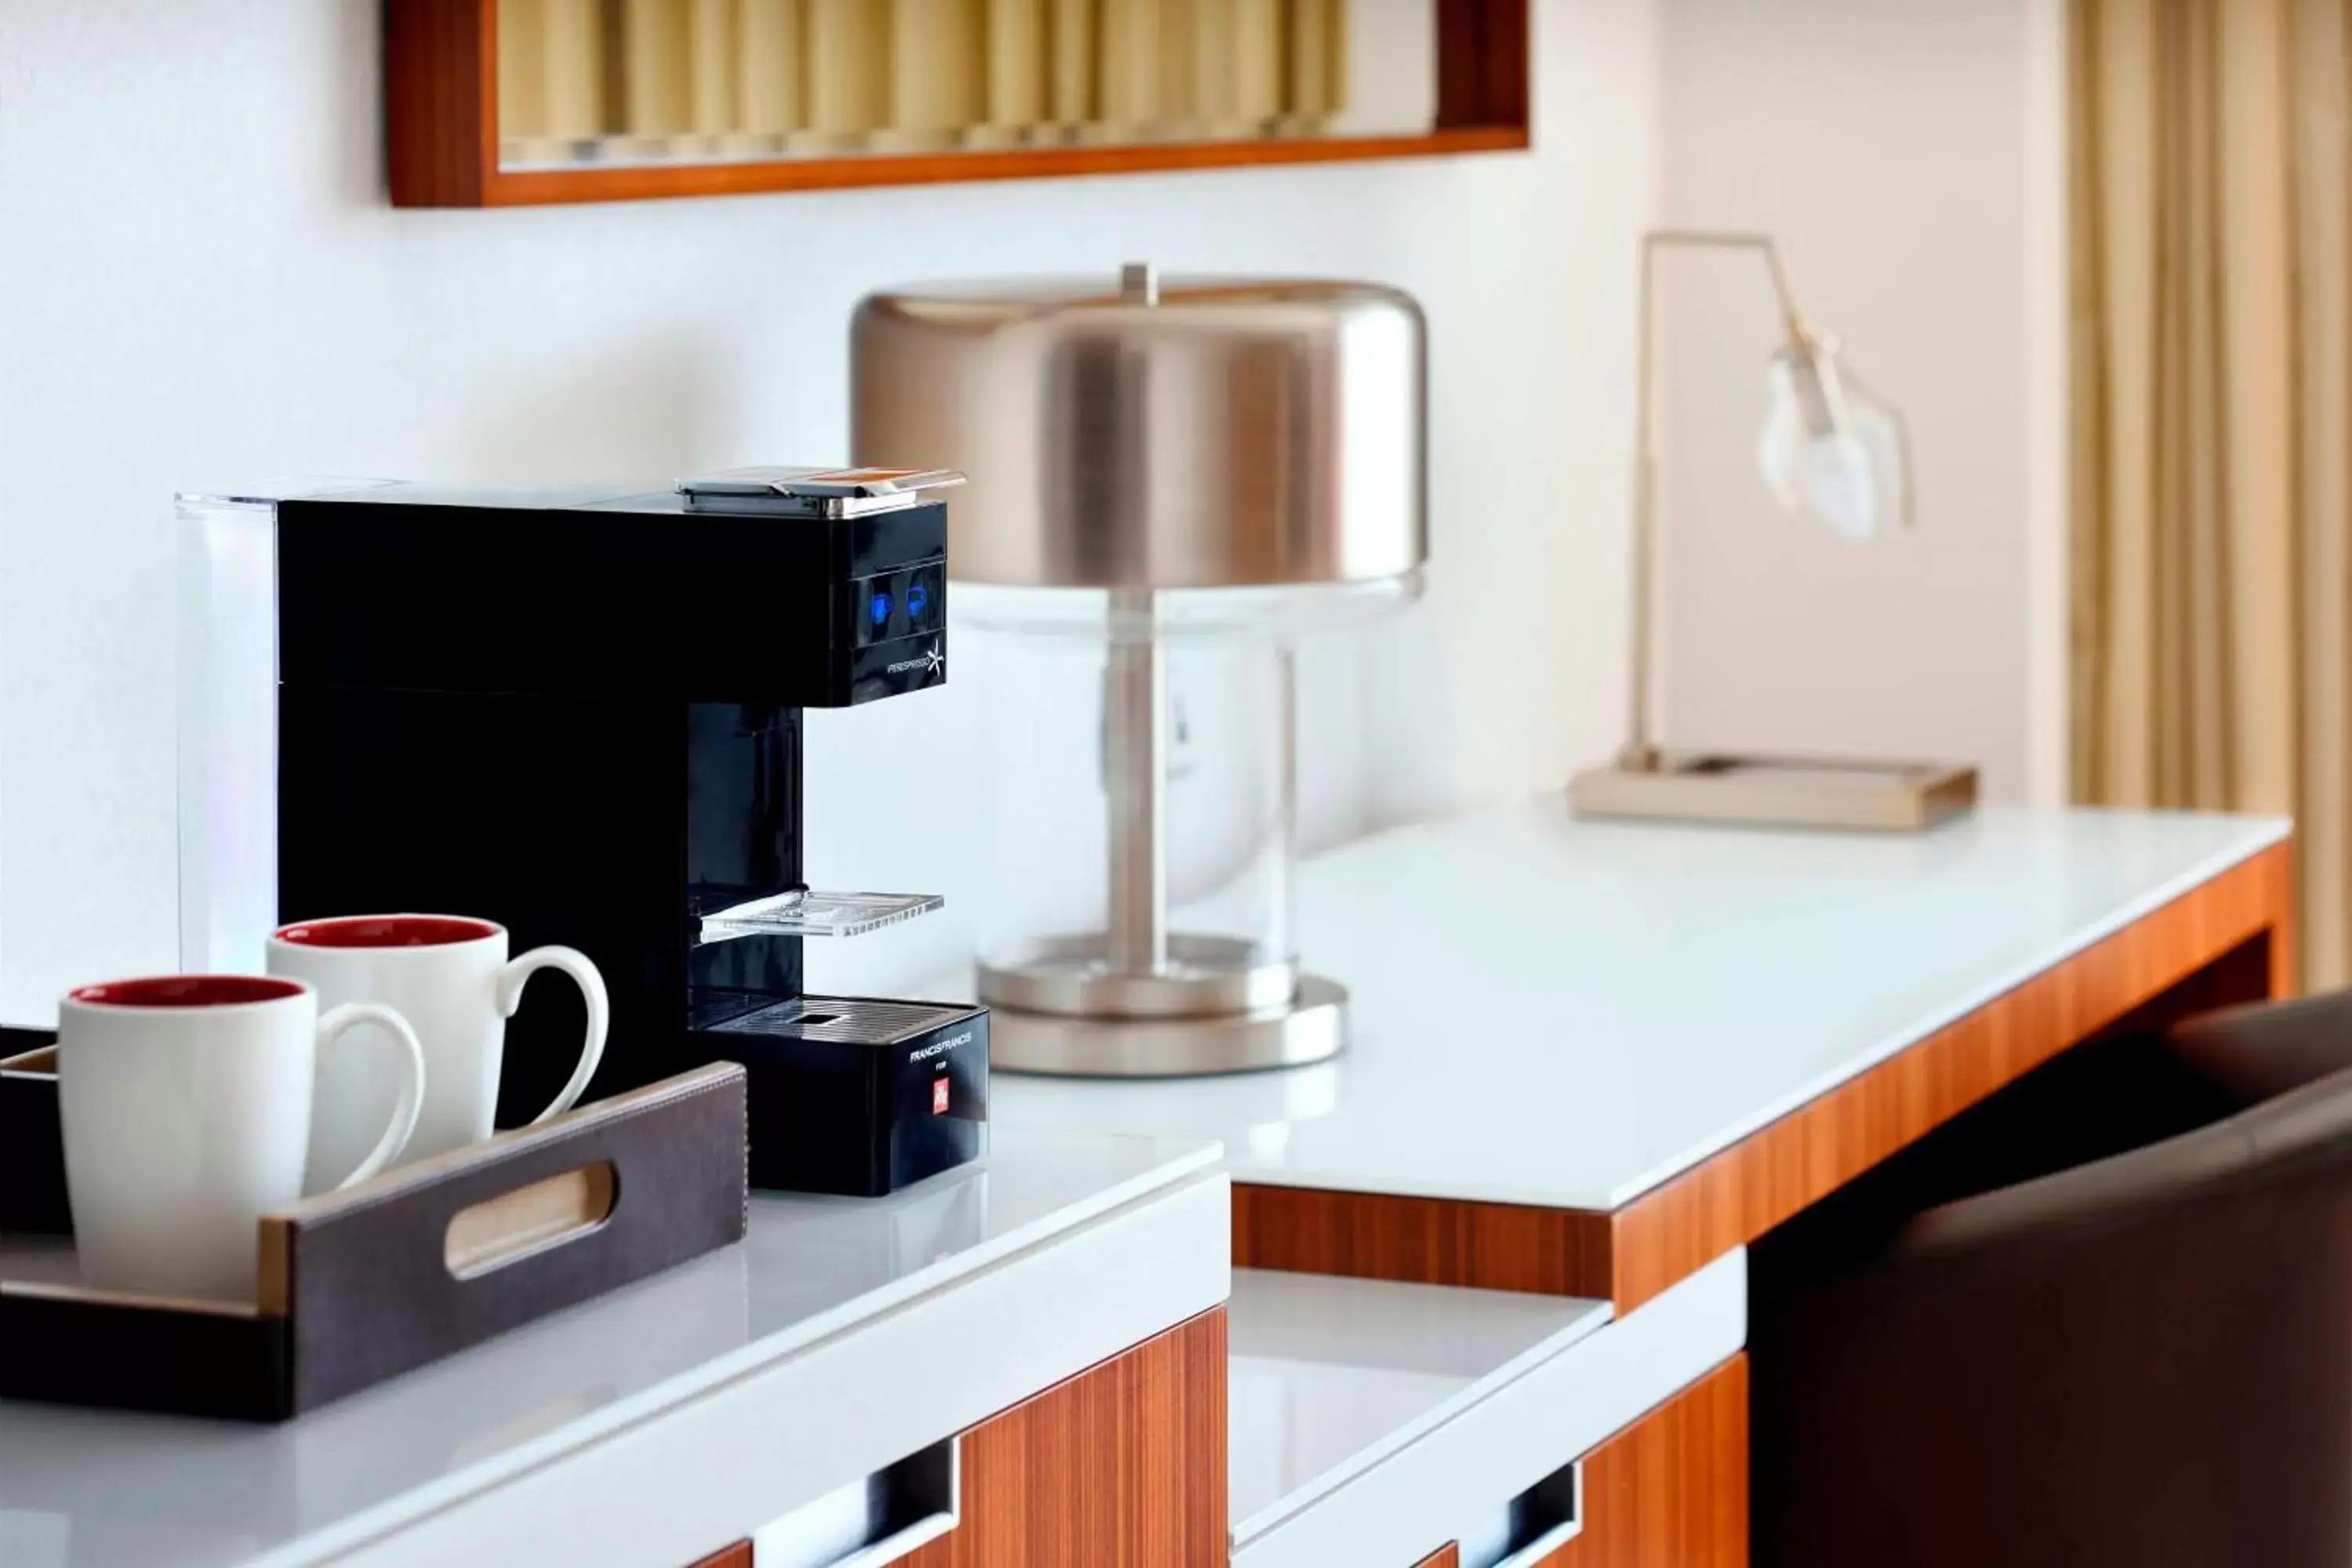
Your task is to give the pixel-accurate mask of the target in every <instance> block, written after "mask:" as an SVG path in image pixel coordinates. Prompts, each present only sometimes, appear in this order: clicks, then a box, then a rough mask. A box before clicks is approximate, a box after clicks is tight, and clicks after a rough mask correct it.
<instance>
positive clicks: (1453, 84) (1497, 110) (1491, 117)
mask: <svg viewBox="0 0 2352 1568" xmlns="http://www.w3.org/2000/svg"><path fill="white" fill-rule="evenodd" d="M1528 11H1529V5H1528V0H1437V16H1436V22H1437V125H1438V129H1440V130H1441V131H1443V130H1452V129H1456V128H1459V127H1463V126H1471V125H1516V126H1518V127H1520V128H1522V129H1525V128H1526V126H1527V124H1528Z"/></svg>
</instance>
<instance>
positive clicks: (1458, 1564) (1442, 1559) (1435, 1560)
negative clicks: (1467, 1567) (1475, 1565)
mask: <svg viewBox="0 0 2352 1568" xmlns="http://www.w3.org/2000/svg"><path fill="white" fill-rule="evenodd" d="M1412 1568H1462V1548H1461V1547H1460V1546H1459V1545H1457V1544H1455V1543H1454V1542H1451V1541H1449V1542H1446V1543H1445V1544H1444V1545H1443V1546H1441V1547H1439V1548H1438V1549H1437V1550H1436V1551H1434V1552H1431V1553H1430V1554H1429V1555H1428V1556H1426V1557H1424V1558H1423V1559H1422V1560H1421V1561H1420V1562H1418V1563H1414V1564H1413V1565H1412Z"/></svg>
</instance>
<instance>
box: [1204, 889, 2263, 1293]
mask: <svg viewBox="0 0 2352 1568" xmlns="http://www.w3.org/2000/svg"><path fill="white" fill-rule="evenodd" d="M2293 896H2294V857H2293V849H2292V845H2291V844H2290V843H2288V842H2281V843H2278V844H2273V845H2272V846H2270V847H2266V848H2264V849H2262V850H2260V851H2258V852H2256V853H2255V854H2254V855H2252V856H2251V857H2249V858H2246V859H2244V860H2242V861H2239V862H2238V863H2237V864H2235V865H2233V866H2231V868H2228V869H2227V870H2224V871H2221V872H2220V873H2218V874H2216V875H2215V876H2213V877H2212V878H2210V879H2208V880H2206V881H2204V882H2201V883H2200V884H2198V885H2197V886H2196V887H2194V888H2191V889H2189V890H2188V891H2186V892H2184V893H2182V894H2180V895H2179V897H2177V898H2175V899H2173V900H2169V901H2168V902H2167V903H2165V904H2163V905H2161V906H2159V907H2158V908H2157V909H2155V910H2150V911H2149V912H2148V913H2147V914H2146V915H2144V916H2142V917H2140V918H2139V919H2137V920H2136V921H2132V922H2131V923H2130V924H2128V925H2126V926H2125V927H2123V928H2122V929H2121V930H2119V931H2114V932H2112V933H2111V934H2109V935H2108V936H2106V937H2105V938H2102V939H2101V940H2100V941H2098V942H2094V943H2092V944H2091V945H2090V946H2088V947H2086V948H2084V949H2083V950H2082V951H2081V952H2076V953H2074V954H2073V955H2072V956H2070V957H2068V958H2066V959H2064V960H2063V961H2061V962H2060V963H2055V964H2053V965H2052V966H2051V967H2050V968H2048V969H2045V970H2043V971H2042V972H2041V973H2038V974H2035V975H2033V976H2032V978H2031V979H2028V980H2026V981H2024V982H2023V983H2021V984H2019V985H2017V986H2016V987H2014V988H2013V989H2011V990H2010V991H2007V992H2005V993H2003V994H2001V995H2000V996H1997V997H1995V998H1993V999H1992V1000H1991V1001H1990V1002H1988V1003H1986V1004H1985V1005H1982V1006H1980V1007H1979V1008H1977V1009H1976V1010H1975V1011H1973V1012H1971V1013H1969V1014H1968V1015H1967V1016H1964V1017H1962V1018H1959V1019H1958V1020H1957V1021H1955V1022H1953V1023H1951V1024H1949V1025H1948V1026H1945V1027H1943V1028H1941V1029H1937V1030H1936V1031H1935V1032H1934V1033H1932V1034H1930V1035H1928V1036H1927V1037H1925V1038H1923V1039H1921V1040H1919V1041H1918V1042H1917V1043H1916V1044H1914V1045H1912V1046H1911V1047H1908V1048H1906V1049H1905V1050H1904V1051H1902V1052H1901V1053H1899V1054H1898V1055H1896V1056H1894V1057H1891V1058H1888V1059H1886V1060H1885V1061H1883V1062H1881V1063H1879V1064H1877V1065H1876V1066H1874V1067H1873V1068H1868V1069H1866V1070H1864V1072H1862V1073H1859V1074H1857V1075H1856V1076H1855V1077H1853V1079H1848V1080H1847V1081H1846V1082H1844V1083H1843V1084H1840V1085H1839V1086H1838V1087H1836V1088H1835V1089H1830V1090H1828V1091H1827V1092H1825V1093H1823V1094H1822V1095H1821V1096H1820V1097H1818V1098H1817V1099H1815V1100H1811V1101H1809V1102H1807V1103H1806V1104H1804V1105H1802V1106H1801V1107H1799V1108H1798V1109H1797V1110H1793V1111H1791V1112H1790V1113H1789V1114H1788V1115H1786V1116H1784V1117H1781V1118H1780V1120H1779V1121H1774V1122H1771V1123H1770V1124H1769V1125H1767V1126H1765V1127H1762V1128H1759V1130H1758V1131H1754V1132H1752V1133H1750V1134H1748V1136H1747V1137H1746V1138H1743V1139H1741V1140H1740V1141H1739V1142H1737V1143H1735V1144H1733V1145H1731V1146H1730V1147H1729V1148H1727V1149H1725V1150H1723V1151H1721V1152H1718V1153H1716V1154H1714V1155H1712V1156H1710V1157H1708V1158H1707V1159H1706V1160H1705V1161H1703V1162H1702V1163H1699V1164H1697V1165H1696V1166H1694V1167H1693V1168H1692V1169H1690V1170H1688V1171H1686V1172H1685V1173H1683V1174H1681V1175H1679V1176H1676V1177H1675V1178H1674V1179H1673V1180H1671V1181H1668V1182H1666V1183H1665V1184H1663V1185H1661V1186H1658V1187H1656V1188H1654V1189H1652V1190H1651V1191H1650V1192H1648V1193H1645V1194H1643V1195H1642V1196H1640V1197H1639V1198H1636V1199H1635V1200H1634V1201H1633V1203H1631V1204H1629V1205H1626V1206H1625V1207H1623V1208H1621V1209H1618V1210H1616V1211H1614V1212H1613V1213H1600V1212H1594V1211H1590V1210H1579V1209H1549V1208H1542V1207H1535V1206H1528V1205H1514V1204H1489V1203H1475V1202H1466V1201H1462V1200H1457V1199H1444V1198H1415V1197H1400V1196H1394V1195H1391V1194H1370V1193H1345V1192H1331V1191H1324V1190H1319V1189H1315V1188H1307V1187H1287V1186H1269V1185H1264V1184H1256V1183H1251V1182H1244V1181H1236V1182H1234V1265H1235V1267H1237V1268H1284V1269H1291V1270H1296V1271H1299V1272H1305V1273H1314V1274H1340V1275H1350V1276H1355V1277H1358V1278H1366V1279H1403V1280H1413V1281H1418V1282H1422V1283H1427V1284H1440V1285H1469V1286H1478V1287H1484V1288H1486V1289H1500V1290H1529V1291H1537V1292H1540V1293H1543V1294H1548V1295H1562V1296H1590V1297H1605V1298H1607V1299H1608V1300H1611V1301H1612V1302H1613V1303H1614V1304H1615V1306H1616V1309H1617V1310H1619V1311H1620V1312H1625V1311H1630V1310H1633V1308H1635V1307H1637V1306H1639V1305H1641V1304H1642V1303H1643V1302H1644V1301H1646V1300H1650V1299H1651V1298H1652V1297H1654V1296H1655V1295H1657V1294H1658V1293H1659V1292H1660V1291H1663V1290H1664V1289H1667V1288H1668V1287H1669V1286H1671V1285H1673V1284H1675V1282H1676V1281H1677V1280H1680V1279H1685V1278H1687V1277H1688V1276H1690V1275H1691V1274H1694V1273H1696V1272H1697V1271H1698V1270H1699V1269H1700V1268H1705V1267H1706V1265H1707V1264H1709V1263H1711V1262H1713V1261H1714V1260H1715V1259H1716V1258H1720V1257H1721V1256H1723V1255H1724V1254H1725V1253H1727V1252H1728V1251H1730V1250H1731V1249H1732V1248H1733V1247H1738V1246H1741V1245H1743V1244H1745V1243H1747V1242H1749V1241H1752V1240H1754V1239H1755V1238H1756V1237H1759V1236H1761V1235H1763V1234H1764V1233H1765V1232H1766V1231H1768V1230H1769V1229H1770V1228H1771V1227H1772V1226H1776V1225H1778V1224H1780V1222H1781V1221H1782V1220H1784V1219H1787V1218H1788V1217H1790V1215H1794V1214H1796V1213H1797V1212H1798V1211H1799V1210H1801V1209H1803V1208H1805V1207H1807V1206H1808V1205H1811V1204H1813V1203H1816V1202H1818V1201H1819V1200H1821V1199H1822V1198H1823V1197H1825V1196H1827V1195H1828V1194H1831V1193H1832V1192H1834V1191H1836V1190H1837V1189H1838V1188H1839V1187H1841V1186H1843V1185H1844V1184H1846V1183H1848V1182H1850V1181H1852V1180H1853V1179H1854V1178H1855V1177H1856V1176H1858V1175H1860V1174H1861V1173H1863V1172H1864V1171H1865V1170H1868V1169H1869V1168H1870V1167H1871V1166H1873V1165H1874V1164H1876V1163H1878V1162H1879V1161H1881V1160H1884V1159H1885V1158H1886V1157H1887V1156H1888V1155H1890V1154H1892V1153H1894V1152H1895V1151H1896V1150H1898V1149H1901V1148H1903V1147H1904V1146H1905V1145H1906V1144H1908V1143H1911V1142H1916V1140H1918V1139H1919V1138H1921V1137H1923V1136H1925V1135H1926V1134H1927V1132H1929V1131H1933V1130H1934V1129H1935V1128H1937V1127H1938V1126H1940V1125H1941V1124H1943V1123H1944V1122H1946V1121H1949V1120H1951V1119H1952V1118H1953V1117H1954V1116H1957V1115H1958V1114H1959V1113H1960V1112H1961V1111H1963V1110H1967V1109H1968V1108H1969V1106H1971V1105H1973V1104H1975V1103H1976V1102H1977V1101H1979V1100H1982V1099H1983V1098H1984V1097H1985V1096H1987V1095H1989V1094H1990V1093H1992V1092H1993V1091H1994V1090H1995V1089H2000V1087H2001V1086H2002V1085H2004V1084H2007V1083H2009V1082H2011V1081H2012V1080H2014V1079H2018V1078H2020V1077H2022V1076H2023V1075H2024V1074H2025V1073H2027V1072H2029V1071H2031V1070H2032V1068H2036V1067H2038V1066H2040V1065H2041V1064H2042V1063H2043V1062H2045V1061H2047V1060H2049V1059H2050V1058H2052V1057H2053V1056H2056V1055H2057V1054H2058V1053H2059V1052H2060V1051H2062V1050H2064V1049H2065V1048H2066V1047H2070V1046H2073V1045H2074V1044H2076V1043H2078V1042H2080V1041H2082V1040H2084V1039H2086V1038H2088V1037H2090V1036H2092V1035H2095V1034H2096V1033H2097V1032H2098V1031H2099V1030H2101V1029H2103V1028H2105V1027H2107V1026H2109V1025H2112V1024H2114V1023H2116V1021H2117V1020H2119V1019H2121V1018H2123V1017H2125V1016H2126V1015H2128V1014H2130V1013H2132V1012H2133V1011H2135V1010H2136V1009H2138V1008H2141V1007H2143V1006H2145V1005H2148V1004H2150V1003H2153V1002H2156V1001H2157V1000H2158V998H2160V997H2163V996H2165V995H2166V994H2167V993H2169V992H2173V991H2175V990H2176V989H2179V990H2180V991H2181V992H2182V994H2183V997H2184V1000H2185V1001H2189V1002H2193V1003H2194V1004H2195V1005H2197V1006H2206V1005H2220V1004H2222V1003H2227V1002H2231V1001H2243V1000H2252V999H2254V998H2256V997H2261V996H2265V995H2281V994H2285V993H2287V992H2288V991H2289V990H2291V989H2292V987H2293V984H2294V954H2293V947H2294V942H2293ZM2192 981H2193V982H2196V984H2188V983H2189V982H2192Z"/></svg>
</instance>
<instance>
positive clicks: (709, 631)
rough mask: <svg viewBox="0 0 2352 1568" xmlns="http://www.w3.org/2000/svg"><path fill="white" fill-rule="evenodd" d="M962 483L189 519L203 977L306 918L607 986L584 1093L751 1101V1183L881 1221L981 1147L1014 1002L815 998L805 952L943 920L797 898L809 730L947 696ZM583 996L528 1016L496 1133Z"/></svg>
mask: <svg viewBox="0 0 2352 1568" xmlns="http://www.w3.org/2000/svg"><path fill="white" fill-rule="evenodd" d="M961 480H962V476H961V474H957V473H952V472H947V471H915V470H908V469H885V468H854V469H830V470H828V469H814V468H745V469H737V470H732V471H729V472H725V473H719V474H712V475H707V476H702V477H698V478H694V479H684V480H680V481H678V482H677V484H676V485H675V486H673V487H663V488H658V489H587V488H573V489H434V488H429V487H426V486H422V485H413V484H368V485H357V486H341V487H332V486H331V487H326V488H323V489H313V490H309V491H306V492H303V493H290V494H278V495H274V496H266V497H252V496H184V497H183V498H181V503H180V511H181V516H182V519H183V521H184V528H185V532H186V549H185V550H184V552H183V561H184V584H183V603H184V625H183V644H184V646H183V649H182V681H183V689H182V704H181V705H182V748H181V750H182V763H181V768H182V777H181V799H182V806H181V904H182V933H181V934H182V942H181V945H182V961H183V966H184V967H185V968H187V969H190V970H228V971H238V970H255V969H258V968H259V967H260V966H261V961H262V944H263V941H264V939H265V938H266V937H267V935H268V932H269V931H271V930H272V929H273V928H274V927H276V926H277V925H278V924H280V923H283V922H284V921H289V920H296V919H309V918H314V917H320V916H325V915H332V914H345V913H365V912H373V911H393V910H445V911H448V912H452V913H462V914H468V915H476V916H479V917H482V918H486V919H489V920H494V921H499V923H501V924H503V925H505V926H506V927H507V928H508V929H509V931H511V932H512V933H513V942H514V945H515V947H516V949H517V950H518V951H520V950H522V949H527V948H530V947H532V946H535V945H538V944H541V943H545V942H557V943H562V944H564V945H567V946H571V947H575V948H578V949H579V950H581V951H582V952H585V953H586V954H587V955H588V956H589V958H591V959H592V960H593V961H594V963H596V965H597V967H598V968H599V969H600V970H601V971H602V972H603V973H604V981H605V985H606V987H607V989H608V991H609V992H610V994H611V1001H612V1026H611V1034H610V1037H609V1042H608V1044H607V1046H606V1048H605V1051H604V1061H603V1065H602V1066H601V1068H599V1070H598V1073H597V1076H596V1079H595V1080H594V1082H593V1084H592V1085H591V1087H590V1089H589V1091H588V1097H589V1098H592V1099H593V1098H596V1097H599V1096H602V1095H606V1094H611V1093H614V1092H616V1091H619V1090H623V1089H632V1088H635V1087H637V1086H639V1085H642V1084H646V1083H648V1082H652V1081H654V1080H656V1079H662V1078H665V1077H667V1076H669V1075H671V1074H673V1073H676V1072H678V1071H681V1070H684V1069H685V1068H689V1067H693V1066H698V1065H700V1064H702V1063H705V1062H709V1061H713V1060H719V1059H727V1060H733V1061H738V1062H741V1063H742V1064H743V1065H744V1067H745V1068H746V1069H747V1070H748V1073H749V1083H750V1118H751V1128H750V1131H751V1180H752V1183H753V1184H754V1185H757V1186H762V1187H772V1188H788V1189H793V1190H797V1191H815V1192H833V1193H851V1194H880V1193H886V1192H889V1191H892V1190H895V1189H896V1188H898V1187H899V1186H902V1185H904V1184H908V1183H910V1182H914V1181H917V1180H919V1179H921V1178H923V1177H925V1176H929V1175H931V1174H934V1173H938V1172H940V1171H943V1170H946V1169H948V1168H950V1167H951V1166H954V1165H958V1164H961V1163H964V1162H965V1161H968V1160H971V1159H972V1158H974V1157H975V1156H977V1155H978V1154H979V1153H980V1152H982V1147H983V1143H984V1139H985V1131H986V1126H985V1123H986V1114H987V1086H988V1014H987V1010H986V1009H985V1008H981V1007H972V1006H964V1005H935V1004H931V1003H925V1002H905V1001H889V1000H881V999H874V998H866V997H834V996H813V995H809V994H806V991H805V988H804V986H803V969H802V944H803V941H804V940H806V939H808V938H810V937H834V938H839V937H846V936H854V935H856V934H859V933H861V932H864V931H872V930H874V929H876V928H877V927H879V926H883V925H887V924H890V923H892V922H894V921H901V920H906V919H908V918H911V917H913V916H915V915H918V914H920V913H923V912H924V911H926V910H931V909H935V908H937V907H938V906H939V904H940V900H938V899H937V898H934V897H929V896H926V895H894V894H876V893H827V892H822V891H817V890H814V889H810V888H809V887H808V885H807V882H806V880H805V879H804V877H803V869H802V867H803V849H804V846H805V838H804V831H803V813H802V771H803V712H804V710H808V709H812V708H849V707H856V706H859V705H862V704H864V703H867V702H876V701H880V700H884V699H886V698H891V697H897V696H900V695H902V694H905V693H908V692H912V691H919V690H923V689H927V688H929V687H932V686H937V685H940V683H942V682H943V681H944V680H945V679H947V632H946V626H947V582H946V551H947V507H946V505H945V504H944V502H943V501H942V500H940V491H941V490H943V489H946V488H948V487H950V486H952V485H955V484H959V483H961ZM579 1005H580V1004H579V1003H578V1002H577V1001H576V1000H575V999H574V998H572V996H571V995H569V994H562V995H551V996H548V997H544V998H534V1000H533V1003H532V1005H530V1006H529V1007H526V1008H524V1009H522V1010H521V1012H520V1014H518V1015H517V1016H515V1017H514V1018H513V1019H511V1020H509V1023H508V1026H507V1028H508V1037H507V1040H508V1043H507V1056H506V1067H505V1071H504V1075H503V1079H502V1081H501V1084H500V1092H499V1124H500V1125H501V1126H507V1125H512V1124H514V1123H515V1122H518V1121H525V1120H528V1119H529V1117H530V1115H531V1114H532V1113H533V1112H534V1111H535V1110H536V1109H537V1108H538V1107H539V1106H541V1105H543V1104H545V1103H546V1102H547V1100H549V1098H550V1097H551V1095H552V1094H553V1093H554V1092H555V1090H556V1089H557V1088H558V1087H559V1086H560V1085H561V1084H562V1082H563V1080H564V1079H565V1078H566V1077H567V1076H568V1070H569V1064H570V1062H571V1061H572V1058H574V1056H575V1055H576V1042H577V1040H578V1038H579V1034H580V1028H581V1020H580V1015H579V1013H578V1012H577V1011H576V1009H577V1008H578V1006H579Z"/></svg>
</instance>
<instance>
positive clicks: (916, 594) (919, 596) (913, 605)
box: [907, 583, 931, 621]
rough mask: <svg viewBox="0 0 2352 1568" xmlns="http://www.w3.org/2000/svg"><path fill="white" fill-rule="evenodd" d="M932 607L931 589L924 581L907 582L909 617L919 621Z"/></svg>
mask: <svg viewBox="0 0 2352 1568" xmlns="http://www.w3.org/2000/svg"><path fill="white" fill-rule="evenodd" d="M930 607H931V590H930V588H929V585H928V584H922V583H909V584H907V618H908V620H910V621H919V620H921V619H922V618H923V616H924V615H925V614H926V613H928V612H929V609H930Z"/></svg>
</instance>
